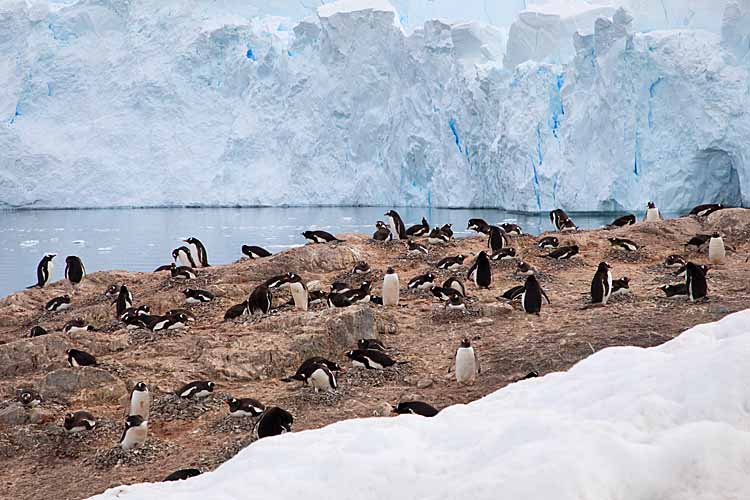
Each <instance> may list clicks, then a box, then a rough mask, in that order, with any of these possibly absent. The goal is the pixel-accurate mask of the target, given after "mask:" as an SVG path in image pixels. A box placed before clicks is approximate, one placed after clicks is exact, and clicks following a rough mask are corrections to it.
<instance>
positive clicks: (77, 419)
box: [63, 411, 96, 434]
mask: <svg viewBox="0 0 750 500" xmlns="http://www.w3.org/2000/svg"><path fill="white" fill-rule="evenodd" d="M94 427H96V419H95V418H94V416H93V415H92V414H91V413H89V412H87V411H77V412H75V413H68V414H67V415H65V420H64V421H63V428H64V429H65V431H66V432H67V433H68V434H77V433H79V432H83V431H90V430H91V429H93V428H94Z"/></svg>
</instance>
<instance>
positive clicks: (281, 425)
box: [256, 406, 294, 439]
mask: <svg viewBox="0 0 750 500" xmlns="http://www.w3.org/2000/svg"><path fill="white" fill-rule="evenodd" d="M293 423H294V417H293V416H292V414H291V413H289V412H288V411H286V410H282V409H281V408H279V407H278V406H273V407H271V408H268V409H267V410H266V411H264V412H263V414H262V415H261V416H260V420H258V425H257V427H256V431H257V433H258V439H263V438H266V437H270V436H278V435H280V434H284V433H285V432H292V424H293Z"/></svg>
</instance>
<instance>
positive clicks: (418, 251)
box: [406, 240, 429, 255]
mask: <svg viewBox="0 0 750 500" xmlns="http://www.w3.org/2000/svg"><path fill="white" fill-rule="evenodd" d="M406 251H407V253H408V254H409V255H427V254H428V253H429V250H427V247H425V246H424V245H420V244H419V243H417V242H416V241H411V240H409V241H408V243H407V246H406Z"/></svg>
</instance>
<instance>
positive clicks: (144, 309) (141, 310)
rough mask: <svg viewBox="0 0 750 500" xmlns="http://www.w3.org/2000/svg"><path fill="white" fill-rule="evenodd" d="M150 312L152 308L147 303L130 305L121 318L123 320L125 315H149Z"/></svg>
mask: <svg viewBox="0 0 750 500" xmlns="http://www.w3.org/2000/svg"><path fill="white" fill-rule="evenodd" d="M150 314H151V308H150V307H149V306H147V305H142V306H138V307H128V308H127V309H125V312H124V313H122V315H120V319H121V320H122V319H123V318H124V317H125V316H136V317H145V316H149V315H150Z"/></svg>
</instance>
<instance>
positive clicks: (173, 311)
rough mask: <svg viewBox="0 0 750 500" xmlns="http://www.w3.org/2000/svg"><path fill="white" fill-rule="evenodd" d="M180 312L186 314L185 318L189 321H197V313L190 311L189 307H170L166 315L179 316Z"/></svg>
mask: <svg viewBox="0 0 750 500" xmlns="http://www.w3.org/2000/svg"><path fill="white" fill-rule="evenodd" d="M178 314H182V315H183V316H185V318H184V319H186V320H187V321H188V322H194V321H195V315H193V313H191V312H190V311H188V310H187V309H170V310H169V311H167V312H165V313H164V316H177V315H178Z"/></svg>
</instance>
